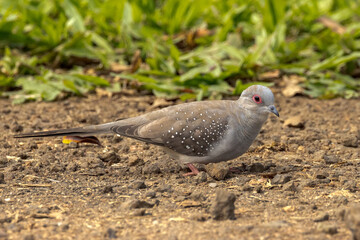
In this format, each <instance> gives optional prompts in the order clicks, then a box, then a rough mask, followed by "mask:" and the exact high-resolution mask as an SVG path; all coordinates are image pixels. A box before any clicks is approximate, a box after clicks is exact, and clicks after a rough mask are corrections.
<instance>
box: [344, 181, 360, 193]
mask: <svg viewBox="0 0 360 240" xmlns="http://www.w3.org/2000/svg"><path fill="white" fill-rule="evenodd" d="M343 189H346V190H349V191H350V192H356V191H358V187H357V182H356V181H354V180H349V181H345V182H344V183H343Z"/></svg>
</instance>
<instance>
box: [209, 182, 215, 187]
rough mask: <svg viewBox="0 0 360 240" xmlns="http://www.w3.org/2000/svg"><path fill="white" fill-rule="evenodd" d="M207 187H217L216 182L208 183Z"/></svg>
mask: <svg viewBox="0 0 360 240" xmlns="http://www.w3.org/2000/svg"><path fill="white" fill-rule="evenodd" d="M209 187H211V188H216V187H217V183H209Z"/></svg>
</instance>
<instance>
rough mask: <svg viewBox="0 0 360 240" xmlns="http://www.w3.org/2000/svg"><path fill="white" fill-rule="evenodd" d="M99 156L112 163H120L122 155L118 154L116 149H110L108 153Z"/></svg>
mask: <svg viewBox="0 0 360 240" xmlns="http://www.w3.org/2000/svg"><path fill="white" fill-rule="evenodd" d="M99 158H100V159H101V160H102V161H104V162H108V163H110V164H113V163H119V162H120V157H119V155H117V154H116V153H115V152H114V151H109V152H106V153H101V154H99Z"/></svg>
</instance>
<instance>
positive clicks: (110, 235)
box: [105, 228, 117, 239]
mask: <svg viewBox="0 0 360 240" xmlns="http://www.w3.org/2000/svg"><path fill="white" fill-rule="evenodd" d="M105 237H106V238H110V239H112V238H117V236H116V231H115V230H114V229H113V228H108V230H106V233H105Z"/></svg>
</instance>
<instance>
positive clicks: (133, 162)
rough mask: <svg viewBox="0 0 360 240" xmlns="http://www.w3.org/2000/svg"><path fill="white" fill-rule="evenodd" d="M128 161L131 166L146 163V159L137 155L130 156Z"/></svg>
mask: <svg viewBox="0 0 360 240" xmlns="http://www.w3.org/2000/svg"><path fill="white" fill-rule="evenodd" d="M128 163H129V166H135V165H140V164H142V163H144V161H143V160H142V159H140V158H139V157H138V156H136V155H131V156H130V157H129V160H128Z"/></svg>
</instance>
